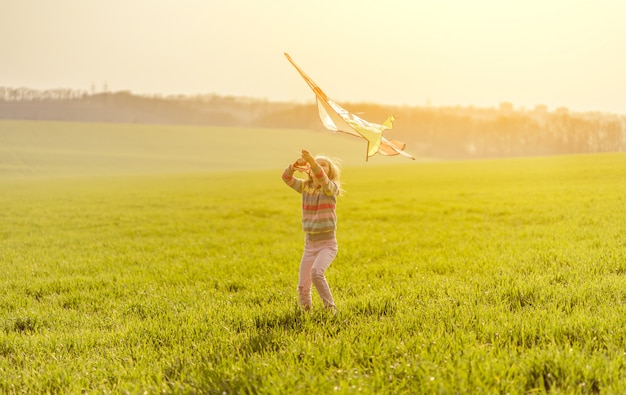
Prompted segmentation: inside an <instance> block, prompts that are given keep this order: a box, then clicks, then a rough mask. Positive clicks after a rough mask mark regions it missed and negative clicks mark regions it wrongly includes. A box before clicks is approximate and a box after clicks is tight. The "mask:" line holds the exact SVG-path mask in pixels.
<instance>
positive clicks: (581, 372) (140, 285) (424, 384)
mask: <svg viewBox="0 0 626 395" xmlns="http://www.w3.org/2000/svg"><path fill="white" fill-rule="evenodd" d="M298 148H299V147H298ZM287 163H288V162H287ZM280 173H281V168H276V169H273V170H257V171H255V170H245V171H228V172H226V171H211V172H203V173H193V174H187V175H159V174H155V175H142V176H121V175H115V176H108V177H106V176H102V177H99V178H87V177H74V178H30V177H23V176H20V177H15V176H10V177H9V176H7V177H4V178H0V191H1V193H0V205H1V207H2V210H0V272H1V273H2V280H1V282H0V295H1V297H0V312H2V315H1V319H0V392H2V393H81V392H86V393H132V394H136V393H137V394H138V393H187V394H191V393H214V394H222V393H280V394H283V393H339V394H345V393H376V394H379V393H390V394H391V393H393V394H399V393H512V394H518V393H598V392H602V393H621V392H624V391H626V353H625V351H626V349H625V346H626V330H625V329H624V328H626V241H625V240H626V239H625V238H624V235H626V225H625V224H626V221H624V219H625V217H624V208H626V155H624V154H605V155H588V156H569V157H568V156H564V157H554V158H534V159H515V160H493V161H475V162H455V163H408V162H406V164H405V163H404V162H401V164H398V165H396V166H377V165H366V166H347V167H345V168H344V173H343V174H344V177H343V180H344V181H345V185H344V186H345V189H346V190H347V193H346V195H345V196H343V197H342V198H341V199H340V202H339V208H338V215H339V229H338V240H339V248H340V251H339V255H338V257H337V259H336V261H335V262H334V263H333V264H332V265H331V268H330V269H329V271H328V273H327V277H328V279H329V283H330V285H331V288H332V290H333V294H334V296H335V299H336V302H337V305H338V307H339V310H340V312H339V314H338V316H336V317H333V316H331V315H328V314H326V312H325V311H324V310H323V309H322V307H321V302H320V301H319V298H317V295H316V294H314V304H315V308H314V310H313V311H312V312H311V313H310V314H302V313H300V312H299V310H298V308H297V305H296V303H297V296H296V282H297V273H298V262H299V258H300V254H301V252H302V239H303V235H302V232H301V230H300V212H299V197H298V195H297V194H295V193H294V192H293V191H291V190H290V189H288V188H287V187H286V186H284V185H283V184H282V181H281V180H280Z"/></svg>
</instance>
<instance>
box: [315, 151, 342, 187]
mask: <svg viewBox="0 0 626 395" xmlns="http://www.w3.org/2000/svg"><path fill="white" fill-rule="evenodd" d="M320 160H323V161H325V162H326V163H328V168H329V170H328V174H326V176H327V177H328V179H329V180H331V181H334V182H335V184H337V189H338V191H339V195H343V193H344V192H345V191H344V190H343V188H341V167H340V163H341V161H340V160H339V159H337V158H330V157H328V156H326V155H317V156H315V161H316V162H318V163H319V161H320ZM312 181H313V180H312V179H311V176H310V175H309V182H312Z"/></svg>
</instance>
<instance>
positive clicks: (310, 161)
mask: <svg viewBox="0 0 626 395" xmlns="http://www.w3.org/2000/svg"><path fill="white" fill-rule="evenodd" d="M302 159H304V160H305V161H306V162H307V163H308V164H309V165H311V166H313V165H314V164H315V163H316V162H315V158H314V157H313V155H311V153H310V152H309V151H307V150H305V149H303V150H302Z"/></svg>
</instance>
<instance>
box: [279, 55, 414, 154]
mask: <svg viewBox="0 0 626 395" xmlns="http://www.w3.org/2000/svg"><path fill="white" fill-rule="evenodd" d="M285 56H286V57H287V60H289V62H290V63H291V64H292V65H293V67H295V68H296V70H298V73H300V76H301V77H302V78H303V79H304V80H305V81H306V83H307V84H308V85H309V87H310V88H311V90H313V92H314V93H315V98H316V101H317V109H318V112H319V117H320V120H321V121H322V124H323V125H324V127H325V128H326V129H328V130H330V131H333V132H343V133H347V134H351V135H353V136H356V137H362V138H364V139H365V140H367V156H366V158H365V159H366V160H367V159H368V158H369V157H370V156H373V155H375V154H376V153H379V154H381V155H387V156H390V155H403V156H406V157H407V158H411V159H415V158H414V157H413V156H412V155H411V154H409V153H408V152H405V151H404V148H405V147H406V144H404V143H403V142H401V141H397V140H388V139H386V138H385V137H384V136H383V132H384V131H385V130H388V129H391V128H392V123H393V121H394V120H395V117H394V116H393V115H392V116H390V117H389V118H387V120H386V121H385V122H384V123H383V124H382V125H379V124H376V123H371V122H368V121H366V120H364V119H361V118H359V117H358V116H356V115H354V114H352V113H351V112H350V111H348V110H346V109H345V108H343V107H341V106H340V105H339V104H337V103H335V102H334V101H332V100H331V99H330V98H329V97H328V96H326V94H325V93H324V92H323V91H322V90H321V89H320V87H319V86H317V84H315V82H313V80H312V79H311V78H309V76H308V75H306V73H305V72H304V71H303V70H302V69H301V68H300V67H298V65H297V64H296V63H295V62H294V61H293V59H291V56H289V54H287V53H285Z"/></svg>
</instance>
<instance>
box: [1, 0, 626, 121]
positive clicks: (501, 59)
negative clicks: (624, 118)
mask: <svg viewBox="0 0 626 395" xmlns="http://www.w3.org/2000/svg"><path fill="white" fill-rule="evenodd" d="M1 9H2V12H1V13H0V86H7V87H14V88H15V87H28V88H32V89H42V90H43V89H53V88H71V89H80V90H85V91H91V90H92V89H95V91H96V92H97V91H102V90H103V89H104V88H105V86H106V88H107V89H108V90H109V91H123V90H124V91H131V92H133V93H136V94H163V95H172V94H184V95H195V94H217V95H224V96H245V97H251V98H257V99H266V100H271V101H295V102H302V103H306V102H313V101H314V95H313V93H312V92H311V91H310V90H309V88H308V87H307V85H306V84H305V83H304V81H303V80H302V79H301V78H300V77H299V75H298V74H297V72H296V71H295V69H294V68H293V67H292V66H291V65H290V64H289V62H288V61H287V60H286V58H285V57H284V55H283V53H284V52H287V53H289V54H290V55H291V56H292V58H293V59H294V61H295V62H296V63H297V64H298V65H299V66H300V67H301V68H303V69H304V70H305V72H306V73H307V74H308V75H309V76H310V77H311V78H312V79H313V80H314V81H315V82H316V83H317V84H318V85H319V86H320V87H321V88H322V89H323V90H324V91H325V92H326V93H327V94H328V95H329V96H330V97H331V98H333V99H334V100H336V101H339V102H351V103H359V102H368V103H378V104H389V105H408V106H425V105H431V106H436V107H439V106H476V107H497V106H498V105H499V103H501V102H510V103H512V104H513V105H514V107H515V108H522V107H523V108H533V107H534V106H535V105H538V104H543V105H546V106H548V109H549V110H553V109H555V108H558V107H567V108H569V109H570V110H573V111H603V112H613V113H620V114H626V76H625V74H624V73H625V71H626V45H625V42H626V23H624V15H626V1H623V0H596V1H588V0H519V1H507V0H472V1H466V0H386V1H380V0H374V1H370V0H318V1H301V0H265V1H259V0H53V1H50V0H2V7H1Z"/></svg>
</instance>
